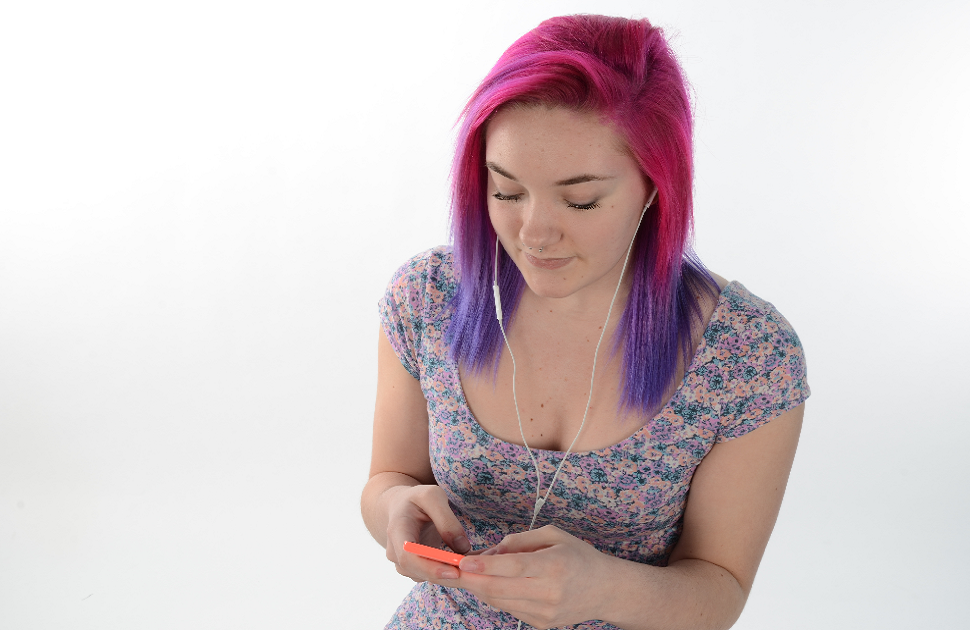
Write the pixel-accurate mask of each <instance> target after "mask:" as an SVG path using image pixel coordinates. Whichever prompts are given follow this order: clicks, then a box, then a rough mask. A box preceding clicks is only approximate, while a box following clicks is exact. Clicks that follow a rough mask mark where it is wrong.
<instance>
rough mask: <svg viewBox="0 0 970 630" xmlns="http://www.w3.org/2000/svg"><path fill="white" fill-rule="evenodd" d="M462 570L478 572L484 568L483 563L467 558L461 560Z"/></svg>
mask: <svg viewBox="0 0 970 630" xmlns="http://www.w3.org/2000/svg"><path fill="white" fill-rule="evenodd" d="M461 570H462V571H468V572H469V573H478V572H479V571H481V570H482V563H481V562H476V561H475V560H469V559H468V558H465V559H464V560H462V561H461Z"/></svg>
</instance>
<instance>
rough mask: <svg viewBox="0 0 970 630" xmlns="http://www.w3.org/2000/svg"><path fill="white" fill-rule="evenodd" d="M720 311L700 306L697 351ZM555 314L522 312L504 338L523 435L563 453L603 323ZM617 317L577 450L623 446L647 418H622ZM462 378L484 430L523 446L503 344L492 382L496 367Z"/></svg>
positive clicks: (579, 415)
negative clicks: (572, 320) (563, 321)
mask: <svg viewBox="0 0 970 630" xmlns="http://www.w3.org/2000/svg"><path fill="white" fill-rule="evenodd" d="M714 279H715V280H716V281H717V283H718V286H719V287H720V288H721V289H723V288H724V286H725V285H726V284H727V281H726V280H724V278H721V277H720V276H717V275H714ZM716 306H717V301H716V300H713V299H712V300H704V301H702V304H701V307H702V312H703V325H701V326H697V327H696V330H695V331H694V334H693V336H694V345H695V348H697V346H698V344H699V342H700V338H701V336H702V335H703V333H704V330H705V329H706V328H707V323H708V322H709V321H710V318H711V315H712V314H713V312H714V308H715V307H716ZM554 315H555V314H549V313H540V312H538V310H537V309H535V308H530V309H520V310H519V313H518V315H517V316H516V320H515V322H514V324H513V325H512V326H511V327H510V328H509V329H508V330H507V334H508V336H509V344H510V345H511V346H512V352H514V353H515V364H516V374H515V390H516V396H517V398H518V403H519V414H520V416H521V418H522V431H523V432H524V433H525V438H526V440H528V443H529V446H530V447H532V448H539V449H543V450H553V451H565V450H566V449H568V448H569V445H570V443H572V441H573V439H574V438H575V437H576V433H577V432H578V431H579V428H580V426H581V424H582V421H583V413H584V411H585V409H586V403H587V397H588V395H589V392H590V386H589V385H590V376H591V374H592V369H593V354H594V351H595V350H596V342H597V341H598V340H599V335H600V333H601V332H602V323H600V324H598V325H597V324H592V323H587V324H586V325H582V324H572V325H569V326H563V325H562V324H561V322H560V325H559V326H555V325H553V322H555V321H556V318H555V317H554ZM604 319H605V313H604ZM618 319H619V315H618V311H617V310H614V313H613V317H611V321H610V323H609V328H608V329H607V331H606V335H605V337H604V338H603V343H602V344H601V346H600V351H599V356H598V358H597V361H596V378H595V381H594V383H593V393H592V402H591V403H590V405H589V414H588V416H587V418H586V425H585V427H583V431H582V433H581V434H580V436H579V438H578V439H577V440H576V444H575V445H574V446H573V449H572V450H573V452H576V453H581V452H585V451H592V450H599V449H603V448H606V447H607V446H611V445H613V444H616V443H618V442H621V441H623V440H625V439H626V438H628V437H630V436H631V435H633V434H634V433H636V432H637V431H638V430H639V429H640V427H641V426H642V425H643V422H644V420H646V418H638V417H636V416H635V415H632V414H628V415H627V416H625V417H621V416H620V415H618V402H619V400H620V392H621V390H622V386H623V381H622V378H621V376H622V364H623V356H622V352H621V351H618V352H617V353H616V355H615V356H613V357H610V354H611V349H612V348H611V345H612V343H611V342H612V339H611V335H612V333H613V330H614V329H615V326H616V320H618ZM685 369H686V366H685V365H684V363H683V361H682V360H681V361H678V365H677V372H676V374H675V376H674V378H673V379H672V381H671V383H670V385H669V386H668V388H667V391H666V392H665V393H664V397H663V404H664V405H665V404H666V403H667V401H668V400H669V399H670V398H671V397H672V396H673V395H674V393H675V392H676V390H677V388H678V387H679V386H680V383H681V382H682V381H683V378H684V372H685ZM459 376H460V378H461V385H462V389H463V390H464V393H465V400H466V401H467V402H468V407H469V408H470V409H471V412H472V414H474V416H475V419H476V420H477V421H478V423H479V425H481V427H482V428H483V429H485V431H486V432H488V433H489V434H490V435H492V436H494V437H496V438H498V439H500V440H503V441H505V442H511V443H514V444H519V445H521V444H522V436H521V434H520V431H519V422H518V419H517V418H516V410H515V404H514V401H513V398H512V360H511V358H510V356H509V352H508V349H506V348H504V345H503V351H502V356H501V359H500V361H499V369H498V377H497V378H496V379H495V380H493V378H492V372H491V370H488V371H483V372H482V373H481V374H478V375H471V374H469V373H467V372H465V370H464V369H461V368H459ZM660 408H662V406H661V407H660ZM660 408H658V409H656V410H655V411H654V413H656V412H658V411H660Z"/></svg>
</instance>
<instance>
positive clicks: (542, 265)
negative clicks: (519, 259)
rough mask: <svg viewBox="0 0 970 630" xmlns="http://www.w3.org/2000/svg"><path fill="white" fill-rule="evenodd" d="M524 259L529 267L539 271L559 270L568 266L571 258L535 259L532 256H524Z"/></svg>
mask: <svg viewBox="0 0 970 630" xmlns="http://www.w3.org/2000/svg"><path fill="white" fill-rule="evenodd" d="M525 258H526V260H528V261H529V264H530V265H532V266H533V267H538V268H539V269H559V268H560V267H565V266H566V265H568V264H569V261H571V260H572V258H536V257H535V256H533V255H532V254H526V255H525Z"/></svg>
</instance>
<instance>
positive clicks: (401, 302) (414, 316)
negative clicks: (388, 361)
mask: <svg viewBox="0 0 970 630" xmlns="http://www.w3.org/2000/svg"><path fill="white" fill-rule="evenodd" d="M416 267H417V268H416ZM420 280H421V270H420V264H418V262H417V261H415V260H414V259H411V260H409V261H408V262H406V263H404V264H403V265H401V267H400V268H399V269H398V270H397V271H395V272H394V275H393V276H392V277H391V281H390V282H389V283H388V285H387V290H386V291H385V292H384V297H382V298H381V299H380V301H379V302H378V303H377V307H378V310H379V311H380V316H381V326H382V327H383V329H384V334H385V335H386V336H387V340H388V341H389V342H390V343H391V348H393V349H394V354H396V355H397V357H398V359H400V360H401V365H403V366H404V369H406V370H407V371H408V374H410V375H411V376H413V377H414V378H419V377H420V371H419V369H418V345H419V338H420V334H421V312H420V305H421V300H420V296H419V295H417V293H418V291H419V287H420V284H421V282H420Z"/></svg>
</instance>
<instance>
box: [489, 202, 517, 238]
mask: <svg viewBox="0 0 970 630" xmlns="http://www.w3.org/2000/svg"><path fill="white" fill-rule="evenodd" d="M488 218H489V220H490V221H491V223H492V229H494V230H495V232H496V233H497V234H498V235H499V237H500V238H502V239H503V240H508V239H514V238H516V235H517V234H518V233H519V228H518V226H517V225H516V224H515V215H514V213H512V212H502V209H501V208H496V207H495V206H494V204H493V202H489V204H488Z"/></svg>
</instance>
